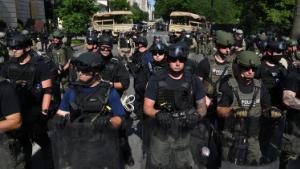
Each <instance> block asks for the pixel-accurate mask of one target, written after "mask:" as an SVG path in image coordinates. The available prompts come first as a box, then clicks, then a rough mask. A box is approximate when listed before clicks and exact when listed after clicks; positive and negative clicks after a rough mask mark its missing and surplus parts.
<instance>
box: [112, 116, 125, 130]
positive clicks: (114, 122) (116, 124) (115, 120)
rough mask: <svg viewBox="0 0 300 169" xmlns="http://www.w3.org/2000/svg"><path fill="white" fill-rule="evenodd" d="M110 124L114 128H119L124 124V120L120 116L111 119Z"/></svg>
mask: <svg viewBox="0 0 300 169" xmlns="http://www.w3.org/2000/svg"><path fill="white" fill-rule="evenodd" d="M110 123H111V125H112V126H113V128H119V127H120V126H121V124H122V118H121V117H118V116H115V117H112V118H110Z"/></svg>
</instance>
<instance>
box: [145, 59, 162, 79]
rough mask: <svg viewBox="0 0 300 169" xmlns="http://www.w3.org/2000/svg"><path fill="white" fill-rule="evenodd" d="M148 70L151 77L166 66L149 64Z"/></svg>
mask: <svg viewBox="0 0 300 169" xmlns="http://www.w3.org/2000/svg"><path fill="white" fill-rule="evenodd" d="M147 66H148V70H149V72H150V76H151V75H153V74H155V73H157V72H159V71H161V70H163V69H165V66H163V65H155V64H154V63H151V62H149V63H148V65H147Z"/></svg>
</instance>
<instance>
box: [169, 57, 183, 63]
mask: <svg viewBox="0 0 300 169" xmlns="http://www.w3.org/2000/svg"><path fill="white" fill-rule="evenodd" d="M168 61H169V62H172V63H174V62H177V61H179V62H180V63H184V62H186V61H187V58H185V57H168Z"/></svg>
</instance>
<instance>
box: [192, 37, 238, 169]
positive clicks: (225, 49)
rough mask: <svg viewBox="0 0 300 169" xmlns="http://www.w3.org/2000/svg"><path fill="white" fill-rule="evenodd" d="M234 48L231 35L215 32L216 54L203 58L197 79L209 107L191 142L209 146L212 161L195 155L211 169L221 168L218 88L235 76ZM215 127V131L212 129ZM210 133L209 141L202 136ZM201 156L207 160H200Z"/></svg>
mask: <svg viewBox="0 0 300 169" xmlns="http://www.w3.org/2000/svg"><path fill="white" fill-rule="evenodd" d="M233 44H234V40H233V36H232V34H230V33H228V32H225V31H217V32H216V48H217V51H216V52H215V53H214V54H212V55H210V56H208V57H203V58H202V60H201V61H200V62H199V64H198V70H197V75H198V76H199V77H200V79H201V80H202V81H203V84H204V87H205V92H206V94H207V97H206V104H207V106H208V116H207V119H205V120H206V121H205V120H204V121H203V123H200V124H199V126H197V128H195V130H194V131H193V132H192V139H193V140H194V141H195V142H196V143H197V144H198V145H199V147H204V146H208V148H209V149H210V155H209V157H208V158H207V157H205V156H203V154H200V155H199V151H198V152H197V153H198V154H196V153H195V154H194V156H195V158H197V159H198V163H201V164H202V165H205V164H206V165H207V167H208V168H218V166H219V159H220V157H219V156H220V155H219V154H220V152H219V146H220V145H219V144H220V143H219V142H220V140H219V136H218V119H217V116H216V106H217V102H218V99H219V97H220V92H219V85H220V83H221V81H222V80H224V79H226V78H229V77H230V76H232V60H233V56H232V55H231V51H230V48H231V46H232V45H233ZM212 126H213V128H211V127H212ZM199 131H202V133H203V132H204V131H205V132H209V133H210V134H209V138H207V137H204V136H203V135H199ZM199 156H202V157H204V158H201V159H199V158H198V157H199Z"/></svg>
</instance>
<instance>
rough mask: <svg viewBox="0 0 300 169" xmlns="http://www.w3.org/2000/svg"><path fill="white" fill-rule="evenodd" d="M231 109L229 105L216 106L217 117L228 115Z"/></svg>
mask: <svg viewBox="0 0 300 169" xmlns="http://www.w3.org/2000/svg"><path fill="white" fill-rule="evenodd" d="M231 111H232V108H231V107H217V112H218V115H219V117H228V116H229V115H230V113H231Z"/></svg>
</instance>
